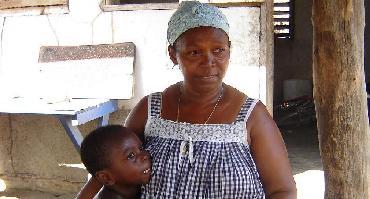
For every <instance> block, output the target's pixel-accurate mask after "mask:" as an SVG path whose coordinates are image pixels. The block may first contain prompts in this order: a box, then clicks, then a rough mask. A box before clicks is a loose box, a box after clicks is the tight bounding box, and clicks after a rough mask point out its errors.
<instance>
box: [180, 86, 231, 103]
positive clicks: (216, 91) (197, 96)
mask: <svg viewBox="0 0 370 199" xmlns="http://www.w3.org/2000/svg"><path fill="white" fill-rule="evenodd" d="M178 92H179V96H180V97H181V102H182V103H196V104H210V103H212V104H213V103H215V102H216V101H217V100H218V99H219V98H220V96H221V95H223V92H224V85H223V83H220V84H219V85H218V86H215V87H213V88H209V89H196V88H192V87H191V86H189V85H187V84H186V83H185V82H179V83H178Z"/></svg>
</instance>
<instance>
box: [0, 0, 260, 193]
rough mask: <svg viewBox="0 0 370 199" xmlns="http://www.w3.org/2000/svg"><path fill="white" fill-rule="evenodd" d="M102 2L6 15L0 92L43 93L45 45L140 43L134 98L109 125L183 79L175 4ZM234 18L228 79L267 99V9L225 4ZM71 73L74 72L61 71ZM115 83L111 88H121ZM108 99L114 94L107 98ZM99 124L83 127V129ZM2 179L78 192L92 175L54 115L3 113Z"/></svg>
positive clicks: (0, 26) (1, 25) (83, 0)
mask: <svg viewBox="0 0 370 199" xmlns="http://www.w3.org/2000/svg"><path fill="white" fill-rule="evenodd" d="M99 3H100V0H70V1H69V9H70V12H69V13H68V14H52V15H31V16H18V15H17V16H7V17H0V30H1V31H0V32H2V37H1V40H0V46H1V48H0V50H1V51H2V52H1V53H0V55H1V57H0V93H1V96H2V97H4V96H8V97H14V96H22V97H30V98H32V97H33V98H34V97H40V96H42V95H43V94H45V93H43V91H42V90H40V89H37V88H38V85H40V82H38V77H39V66H38V56H39V48H40V46H52V45H55V46H58V45H59V46H63V45H74V46H75V45H90V44H104V43H119V42H127V41H130V42H134V43H135V45H136V49H137V51H136V58H135V59H136V60H135V66H134V68H135V86H134V92H135V93H134V97H133V98H132V99H131V100H122V101H120V108H121V109H120V111H118V112H116V113H114V114H113V115H112V116H111V118H110V123H115V124H122V123H123V122H124V120H125V118H126V116H127V114H128V111H129V109H131V108H132V106H133V105H134V104H136V102H137V101H138V100H139V99H141V98H142V97H143V96H144V95H146V94H148V93H150V92H154V91H160V90H163V89H164V88H165V87H166V86H168V85H169V84H170V83H174V82H176V81H179V80H181V74H180V72H179V70H178V69H176V68H175V69H172V66H173V65H172V63H171V62H170V60H169V58H168V56H167V43H166V39H165V38H166V37H165V35H166V28H167V21H168V19H169V17H170V15H171V14H172V13H173V10H161V11H154V10H142V11H115V12H102V11H101V10H100V7H99ZM224 12H225V14H226V15H227V17H228V18H229V20H230V25H231V33H230V37H231V41H232V55H231V61H230V62H231V63H230V67H229V72H228V74H227V76H226V82H228V83H230V84H231V85H233V86H235V87H236V88H239V89H240V90H242V91H245V92H246V93H247V94H248V95H250V96H252V97H256V98H260V99H261V100H262V101H265V96H266V88H265V85H266V78H265V77H266V68H265V66H264V63H261V61H260V60H261V59H260V57H261V56H264V55H261V49H260V48H261V46H263V45H264V44H263V42H264V41H261V40H260V35H261V24H260V19H261V9H260V8H259V7H249V8H233V9H224ZM61 75H68V74H61ZM123 86H124V85H112V87H111V88H107V89H122V87H123ZM107 97H109V96H107ZM95 127H96V122H94V121H93V122H89V123H87V124H85V125H82V126H80V127H79V128H80V130H81V131H82V133H83V134H86V133H87V132H89V131H91V130H92V129H93V128H95ZM0 138H1V139H0V179H3V180H4V181H5V182H6V184H7V186H8V188H26V189H35V190H43V191H51V192H55V193H67V192H76V191H77V190H79V189H80V186H81V185H82V184H83V183H84V182H85V180H86V175H87V173H86V171H85V170H84V169H81V168H78V167H76V166H78V164H79V163H80V159H79V155H78V153H77V152H76V150H75V149H74V148H73V145H72V143H71V142H70V141H69V139H68V137H67V136H66V133H65V132H64V130H63V128H62V126H61V124H60V123H59V121H58V120H57V119H56V118H55V117H53V116H46V115H30V114H28V115H26V114H0Z"/></svg>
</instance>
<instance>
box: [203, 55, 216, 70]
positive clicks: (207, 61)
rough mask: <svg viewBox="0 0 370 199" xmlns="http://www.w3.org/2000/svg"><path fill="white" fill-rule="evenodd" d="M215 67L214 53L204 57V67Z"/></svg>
mask: <svg viewBox="0 0 370 199" xmlns="http://www.w3.org/2000/svg"><path fill="white" fill-rule="evenodd" d="M214 65H215V58H214V56H213V54H212V53H205V54H204V55H203V64H202V66H204V67H212V66H214Z"/></svg>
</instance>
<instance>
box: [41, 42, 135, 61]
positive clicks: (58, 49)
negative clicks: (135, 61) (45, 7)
mask: <svg viewBox="0 0 370 199" xmlns="http://www.w3.org/2000/svg"><path fill="white" fill-rule="evenodd" d="M134 56H135V44H134V43H132V42H126V43H117V44H101V45H82V46H42V47H41V48H40V57H39V62H40V63H44V62H58V61H68V60H83V59H103V58H117V57H134Z"/></svg>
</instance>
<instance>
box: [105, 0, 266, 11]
mask: <svg viewBox="0 0 370 199" xmlns="http://www.w3.org/2000/svg"><path fill="white" fill-rule="evenodd" d="M263 2H265V0H211V1H209V3H210V4H212V5H215V6H218V7H255V6H261V3H263ZM178 6H179V4H178V3H147V4H122V5H109V4H103V5H102V6H101V7H102V10H103V11H106V12H109V11H119V10H172V9H176V8H177V7H178Z"/></svg>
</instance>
